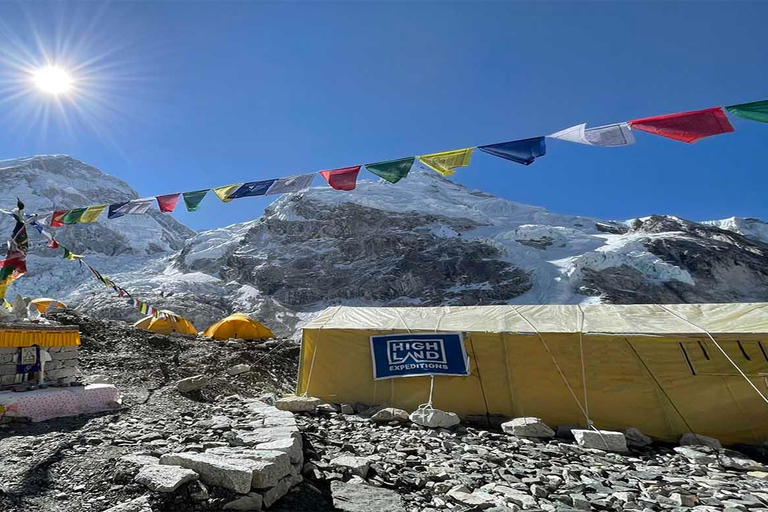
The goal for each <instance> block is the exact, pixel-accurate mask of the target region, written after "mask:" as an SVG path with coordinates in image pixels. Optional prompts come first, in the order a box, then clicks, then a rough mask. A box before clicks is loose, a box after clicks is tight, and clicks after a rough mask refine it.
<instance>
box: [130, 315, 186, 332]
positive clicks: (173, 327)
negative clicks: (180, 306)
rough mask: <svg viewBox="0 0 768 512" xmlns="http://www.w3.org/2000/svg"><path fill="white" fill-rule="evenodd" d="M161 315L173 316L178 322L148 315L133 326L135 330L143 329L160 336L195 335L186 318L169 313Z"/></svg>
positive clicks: (168, 318)
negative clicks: (174, 334) (175, 334)
mask: <svg viewBox="0 0 768 512" xmlns="http://www.w3.org/2000/svg"><path fill="white" fill-rule="evenodd" d="M163 313H168V314H171V315H174V316H175V317H176V318H178V321H175V320H172V319H171V317H167V318H156V317H154V316H152V315H149V316H145V317H144V318H142V319H141V320H139V321H138V322H136V323H135V324H133V326H134V327H136V328H137V329H144V330H147V331H152V332H156V333H160V334H171V333H175V332H176V333H179V334H197V329H195V326H194V325H192V322H190V321H189V320H187V319H186V318H184V317H181V316H179V315H176V313H172V312H171V311H163Z"/></svg>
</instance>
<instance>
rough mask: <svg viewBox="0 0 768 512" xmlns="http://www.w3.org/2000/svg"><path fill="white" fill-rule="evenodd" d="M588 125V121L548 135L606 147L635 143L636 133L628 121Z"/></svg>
mask: <svg viewBox="0 0 768 512" xmlns="http://www.w3.org/2000/svg"><path fill="white" fill-rule="evenodd" d="M586 126H587V124H586V123H582V124H577V125H576V126H571V127H570V128H566V129H565V130H560V131H559V132H555V133H553V134H550V135H547V137H550V138H553V139H560V140H567V141H568V142H575V143H577V144H586V145H587V146H600V147H605V148H610V147H618V146H628V145H630V144H634V143H635V135H634V134H633V133H632V129H631V128H630V127H629V125H628V124H627V123H615V124H608V125H605V126H598V127H597V128H589V129H587V127H586Z"/></svg>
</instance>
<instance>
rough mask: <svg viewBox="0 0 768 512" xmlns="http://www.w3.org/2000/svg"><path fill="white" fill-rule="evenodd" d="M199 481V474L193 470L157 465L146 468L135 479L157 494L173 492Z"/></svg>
mask: <svg viewBox="0 0 768 512" xmlns="http://www.w3.org/2000/svg"><path fill="white" fill-rule="evenodd" d="M197 479H198V475H197V473H195V472H194V471H192V470H191V469H185V468H182V467H179V466H160V465H155V464H150V465H148V466H144V467H143V468H141V470H140V471H139V473H138V474H137V475H136V477H135V478H134V480H136V481H137V482H138V483H140V484H142V485H145V486H147V487H148V488H150V489H152V490H153V491H157V492H173V491H175V490H176V489H178V488H179V487H180V486H181V485H183V484H185V483H187V482H191V481H193V480H197Z"/></svg>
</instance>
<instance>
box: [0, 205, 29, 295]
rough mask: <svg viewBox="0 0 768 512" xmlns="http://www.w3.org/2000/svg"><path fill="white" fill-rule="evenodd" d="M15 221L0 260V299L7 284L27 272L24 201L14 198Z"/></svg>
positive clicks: (12, 214) (27, 245)
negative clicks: (3, 255)
mask: <svg viewBox="0 0 768 512" xmlns="http://www.w3.org/2000/svg"><path fill="white" fill-rule="evenodd" d="M11 216H12V217H13V219H14V220H15V221H16V224H15V225H14V227H13V231H12V232H11V238H10V239H9V240H8V249H7V250H6V252H5V258H4V259H2V260H0V299H4V298H5V292H6V290H7V289H8V286H9V285H10V284H11V283H12V282H13V281H15V280H16V279H18V278H19V277H20V276H22V275H23V274H25V273H26V272H27V249H28V247H29V238H28V237H27V228H26V223H25V220H24V219H25V217H24V203H22V202H21V200H20V199H16V208H14V209H13V211H12V212H11Z"/></svg>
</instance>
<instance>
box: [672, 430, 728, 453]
mask: <svg viewBox="0 0 768 512" xmlns="http://www.w3.org/2000/svg"><path fill="white" fill-rule="evenodd" d="M680 446H709V447H710V448H714V449H716V450H719V449H720V448H722V447H723V445H722V444H720V441H719V440H718V439H715V438H714V437H707V436H702V435H698V434H691V433H690V432H689V433H687V434H683V435H682V437H680Z"/></svg>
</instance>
